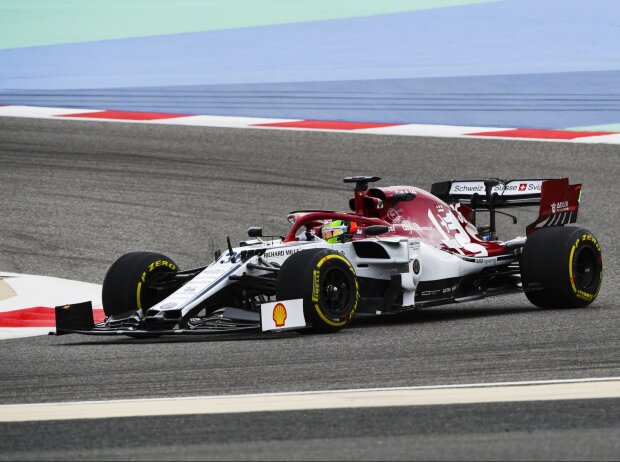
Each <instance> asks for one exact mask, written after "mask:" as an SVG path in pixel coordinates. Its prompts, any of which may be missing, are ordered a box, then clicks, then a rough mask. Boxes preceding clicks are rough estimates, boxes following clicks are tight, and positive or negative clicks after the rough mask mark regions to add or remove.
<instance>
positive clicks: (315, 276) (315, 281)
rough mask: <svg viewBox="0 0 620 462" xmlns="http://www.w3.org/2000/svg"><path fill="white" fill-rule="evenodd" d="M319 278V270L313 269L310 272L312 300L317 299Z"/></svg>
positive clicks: (316, 300)
mask: <svg viewBox="0 0 620 462" xmlns="http://www.w3.org/2000/svg"><path fill="white" fill-rule="evenodd" d="M320 280H321V273H320V272H319V270H316V269H315V270H314V272H313V274H312V301H313V302H318V301H319V292H320V286H319V283H320Z"/></svg>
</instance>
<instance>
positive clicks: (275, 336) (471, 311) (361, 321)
mask: <svg viewBox="0 0 620 462" xmlns="http://www.w3.org/2000/svg"><path fill="white" fill-rule="evenodd" d="M536 311H540V308H536V307H534V306H513V307H493V306H489V307H458V308H457V307H433V308H425V309H418V310H411V311H407V312H403V313H395V314H387V315H383V316H375V315H362V316H359V317H356V318H355V319H354V320H353V322H352V323H351V324H350V325H349V327H347V328H346V329H345V330H343V331H341V332H340V333H339V334H343V333H344V334H346V332H347V331H349V330H351V329H355V330H357V329H366V328H372V327H376V326H385V325H391V324H398V325H404V324H426V323H434V322H450V321H458V320H463V319H472V318H482V317H494V316H509V315H515V314H519V313H532V312H536ZM70 335H73V334H70ZM309 335H312V336H314V335H324V334H312V333H309V332H280V333H277V332H251V333H247V332H246V333H243V332H241V333H230V334H226V333H217V334H205V335H204V336H201V335H182V334H176V335H174V336H172V335H164V336H160V337H142V338H141V337H125V336H119V337H99V338H96V340H95V339H93V337H90V338H89V339H88V340H86V339H85V338H84V337H81V338H83V339H84V340H78V339H77V338H76V339H75V341H70V342H63V343H61V344H57V345H56V346H59V347H63V346H68V345H81V346H86V345H128V344H133V345H144V344H162V343H196V342H198V343H211V342H239V341H256V340H260V341H270V340H282V339H295V338H298V339H303V338H305V337H307V336H309Z"/></svg>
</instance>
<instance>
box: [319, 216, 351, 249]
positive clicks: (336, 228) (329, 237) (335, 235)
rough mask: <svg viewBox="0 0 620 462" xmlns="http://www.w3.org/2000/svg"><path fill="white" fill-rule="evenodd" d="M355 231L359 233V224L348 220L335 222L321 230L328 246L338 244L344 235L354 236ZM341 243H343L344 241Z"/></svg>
mask: <svg viewBox="0 0 620 462" xmlns="http://www.w3.org/2000/svg"><path fill="white" fill-rule="evenodd" d="M355 231H357V223H355V222H349V221H347V220H334V221H332V222H331V223H329V224H326V225H325V226H323V228H321V236H323V239H325V240H326V241H327V243H328V244H336V243H337V242H338V241H339V236H342V235H343V234H348V235H352V234H353V233H355ZM347 237H350V236H347ZM340 241H341V242H342V239H340Z"/></svg>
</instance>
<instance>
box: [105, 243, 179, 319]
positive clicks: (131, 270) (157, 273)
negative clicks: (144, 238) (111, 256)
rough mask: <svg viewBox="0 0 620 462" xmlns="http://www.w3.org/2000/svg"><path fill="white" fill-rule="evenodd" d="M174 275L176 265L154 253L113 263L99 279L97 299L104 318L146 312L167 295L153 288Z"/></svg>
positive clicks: (143, 253) (137, 253)
mask: <svg viewBox="0 0 620 462" xmlns="http://www.w3.org/2000/svg"><path fill="white" fill-rule="evenodd" d="M177 272H178V266H177V264H176V263H175V262H174V261H173V260H172V259H170V258H168V257H166V256H165V255H163V254H160V253H156V252H131V253H127V254H125V255H123V256H122V257H120V258H119V259H118V260H116V261H115V262H114V263H113V264H112V266H110V269H108V272H107V273H106V275H105V278H104V279H103V287H102V291H101V298H102V301H103V311H104V313H105V314H106V316H112V315H119V314H123V313H128V312H130V311H137V310H138V309H142V311H143V312H146V310H147V309H148V308H150V307H151V306H153V305H155V304H156V303H158V302H160V301H161V300H163V299H164V298H166V297H167V296H168V294H169V293H170V292H171V291H167V290H161V289H160V288H156V287H155V285H156V283H157V282H161V281H162V280H165V279H170V278H171V276H173V275H174V274H176V273H177Z"/></svg>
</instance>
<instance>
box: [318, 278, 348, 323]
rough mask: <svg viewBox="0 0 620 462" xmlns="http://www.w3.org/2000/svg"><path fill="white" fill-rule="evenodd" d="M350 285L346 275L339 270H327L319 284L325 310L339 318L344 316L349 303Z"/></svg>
mask: <svg viewBox="0 0 620 462" xmlns="http://www.w3.org/2000/svg"><path fill="white" fill-rule="evenodd" d="M351 294H352V285H351V280H350V278H349V277H348V275H347V274H346V273H345V272H344V271H342V270H341V269H340V268H330V269H328V270H327V271H326V272H325V274H324V276H323V281H322V284H321V300H322V302H323V303H322V305H323V306H324V308H325V310H326V311H328V312H329V313H330V314H332V315H334V316H336V317H341V316H343V315H346V314H347V313H348V310H349V308H350V307H349V305H350V301H351Z"/></svg>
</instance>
